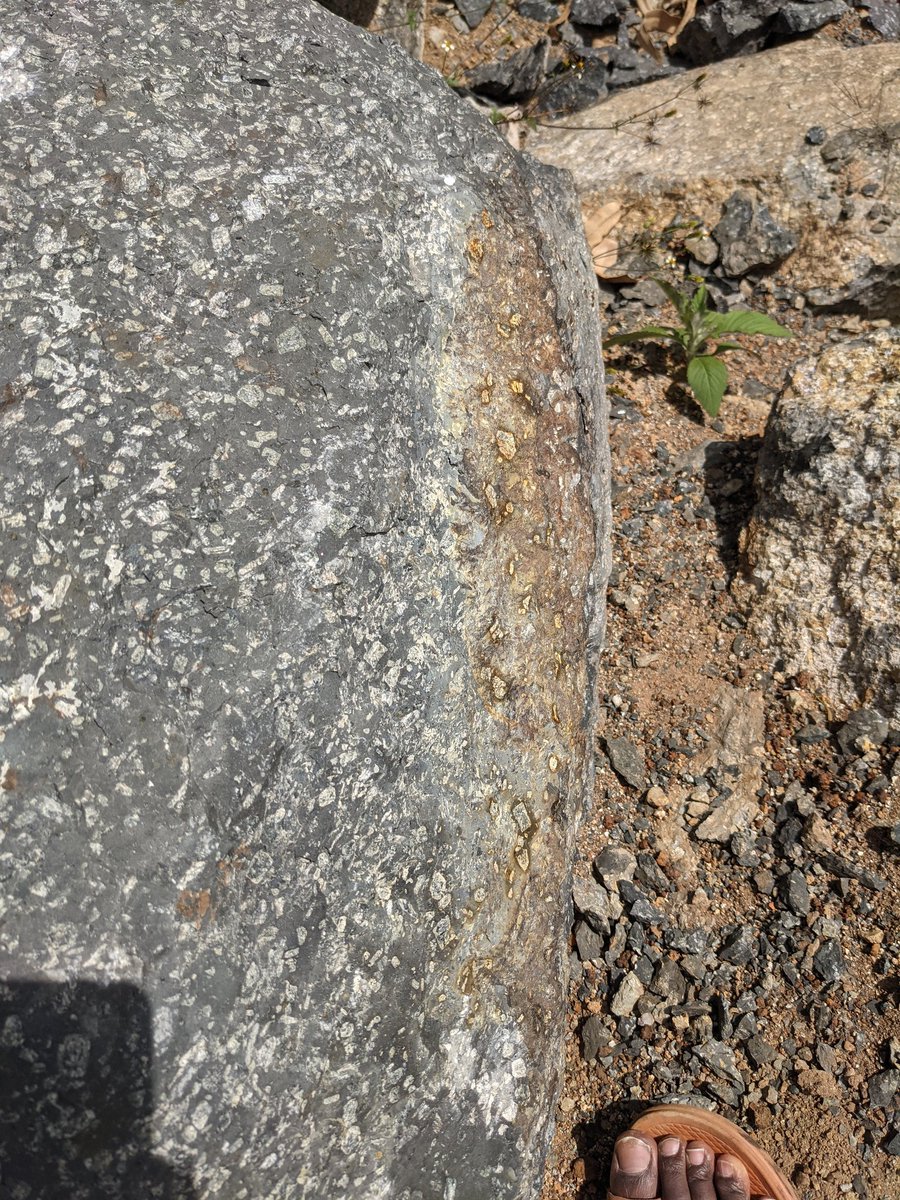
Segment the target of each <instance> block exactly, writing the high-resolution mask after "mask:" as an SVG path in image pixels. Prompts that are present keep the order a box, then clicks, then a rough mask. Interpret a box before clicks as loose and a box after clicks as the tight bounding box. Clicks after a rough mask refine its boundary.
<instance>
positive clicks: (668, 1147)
mask: <svg viewBox="0 0 900 1200" xmlns="http://www.w3.org/2000/svg"><path fill="white" fill-rule="evenodd" d="M680 1149H681V1142H679V1140H678V1138H663V1140H662V1141H661V1142H660V1143H659V1152H660V1154H661V1155H662V1156H663V1158H672V1157H673V1155H675V1154H677V1153H678V1151H679V1150H680Z"/></svg>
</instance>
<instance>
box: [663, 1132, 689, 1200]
mask: <svg viewBox="0 0 900 1200" xmlns="http://www.w3.org/2000/svg"><path fill="white" fill-rule="evenodd" d="M656 1156H657V1158H656V1161H657V1166H658V1170H659V1194H660V1197H661V1198H662V1200H691V1193H690V1190H689V1189H688V1181H687V1171H686V1169H685V1159H684V1142H683V1141H682V1140H681V1139H680V1138H677V1137H664V1138H661V1139H660V1140H659V1142H658V1143H657V1146H656Z"/></svg>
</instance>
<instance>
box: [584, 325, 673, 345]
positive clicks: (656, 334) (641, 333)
mask: <svg viewBox="0 0 900 1200" xmlns="http://www.w3.org/2000/svg"><path fill="white" fill-rule="evenodd" d="M646 338H667V339H668V340H669V341H670V342H677V341H678V340H679V337H678V330H677V329H673V328H672V326H671V325H645V326H644V328H643V329H636V330H635V331H634V333H615V334H613V336H612V337H610V338H606V339H605V340H604V342H603V345H604V346H627V345H628V343H629V342H642V341H644V340H645V339H646Z"/></svg>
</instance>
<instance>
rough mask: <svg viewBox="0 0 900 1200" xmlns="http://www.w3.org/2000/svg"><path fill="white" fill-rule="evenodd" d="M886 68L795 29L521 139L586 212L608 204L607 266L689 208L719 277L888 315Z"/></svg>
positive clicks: (894, 74)
mask: <svg viewBox="0 0 900 1200" xmlns="http://www.w3.org/2000/svg"><path fill="white" fill-rule="evenodd" d="M800 7H803V6H800ZM898 78H900V46H898V45H896V44H895V43H886V44H880V45H870V46H862V47H859V48H856V49H851V50H846V49H843V48H841V47H840V46H839V45H837V44H836V43H833V42H830V41H826V40H822V41H813V42H801V43H796V44H793V45H788V46H783V47H781V48H780V49H777V50H768V51H765V52H764V53H762V54H754V55H752V56H751V57H749V58H738V59H732V60H729V61H727V62H722V63H717V64H715V65H714V66H711V67H708V68H704V69H703V70H702V71H701V70H697V71H690V72H687V73H685V74H683V75H679V76H677V77H675V78H673V79H662V80H658V81H656V82H654V83H650V84H648V85H647V86H646V87H644V88H642V89H641V95H640V99H639V100H636V99H635V97H634V96H633V95H632V96H629V95H628V93H627V92H622V93H619V94H617V95H615V96H613V97H611V98H610V99H609V100H607V101H605V102H604V103H602V104H600V105H597V106H595V107H594V108H592V109H589V110H587V111H585V112H583V113H581V114H579V115H578V117H573V118H570V119H567V120H564V121H562V122H560V123H559V124H558V125H555V126H554V125H552V124H546V125H544V126H543V127H541V128H540V129H537V130H535V131H533V132H531V133H529V135H528V142H527V148H528V150H529V151H530V152H531V153H532V154H534V155H535V156H536V157H537V158H539V159H541V160H542V161H543V162H546V163H551V164H553V165H555V166H560V167H563V168H565V169H568V170H571V171H572V173H573V175H574V176H575V182H576V185H577V187H578V191H579V194H580V195H581V198H582V204H583V207H584V212H585V217H586V219H587V220H588V221H589V222H590V221H591V220H592V218H594V217H595V216H596V215H597V214H598V212H600V211H601V210H604V208H605V206H606V205H608V204H609V203H610V202H611V201H618V202H619V203H620V204H621V205H622V209H623V218H622V221H621V224H620V226H619V228H618V229H617V230H616V236H617V237H618V239H619V243H620V247H621V248H622V253H621V255H620V259H621V262H622V264H623V266H624V268H625V270H624V272H617V270H616V268H615V267H614V266H610V267H609V270H608V274H609V275H610V276H615V275H616V274H617V273H626V274H627V267H628V262H627V258H628V256H627V254H626V253H625V248H626V247H628V246H630V245H632V246H633V245H634V244H635V243H640V244H646V243H647V242H648V241H651V242H652V240H653V238H654V237H658V238H661V239H662V243H664V241H665V230H666V229H667V228H668V227H669V225H670V224H671V223H672V222H676V223H677V222H679V221H680V222H684V221H685V220H686V219H689V218H694V219H696V220H697V221H698V222H699V223H700V224H701V225H705V226H706V228H707V230H708V231H709V232H711V233H712V238H711V239H710V238H705V239H699V241H700V242H701V245H698V247H697V249H698V255H699V256H702V259H701V261H702V262H703V263H704V264H707V265H709V264H715V263H716V260H717V259H718V260H719V262H718V269H719V271H720V273H721V274H723V275H725V276H727V277H734V276H739V275H743V274H745V273H752V274H755V275H756V276H757V277H758V278H760V279H761V280H763V281H764V282H765V283H766V284H771V285H772V287H773V288H776V289H783V291H782V294H783V295H785V296H790V295H793V294H794V293H799V294H800V295H801V296H802V297H803V298H804V300H805V301H806V302H807V303H809V304H810V305H812V306H815V307H818V308H820V309H823V310H828V309H846V310H850V311H857V312H860V313H863V314H867V315H869V316H873V317H888V318H893V319H896V320H900V265H898V255H897V246H898V239H900V171H897V170H896V169H895V164H894V157H895V150H896V145H897V142H898V139H900V87H898V86H897V80H898ZM651 122H652V123H651ZM579 127H583V128H579Z"/></svg>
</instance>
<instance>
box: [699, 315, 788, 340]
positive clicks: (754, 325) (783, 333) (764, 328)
mask: <svg viewBox="0 0 900 1200" xmlns="http://www.w3.org/2000/svg"><path fill="white" fill-rule="evenodd" d="M709 323H710V333H711V334H713V335H715V334H718V333H762V334H765V336H766V337H793V336H794V335H793V334H792V333H791V331H790V330H789V329H785V327H784V326H783V325H779V324H778V322H777V321H773V320H772V318H771V317H767V316H766V315H765V313H755V312H744V311H743V310H741V309H737V310H736V311H735V312H730V313H710V314H709Z"/></svg>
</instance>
